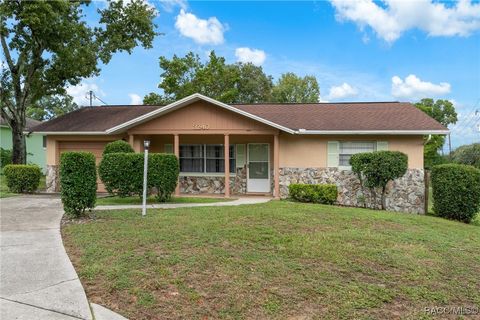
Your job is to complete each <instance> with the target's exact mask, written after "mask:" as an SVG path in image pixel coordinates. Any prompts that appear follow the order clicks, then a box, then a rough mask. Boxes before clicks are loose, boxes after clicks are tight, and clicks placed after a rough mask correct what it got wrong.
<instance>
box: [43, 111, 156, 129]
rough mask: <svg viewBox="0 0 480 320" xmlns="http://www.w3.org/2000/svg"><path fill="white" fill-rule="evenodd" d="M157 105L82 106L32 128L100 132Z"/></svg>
mask: <svg viewBox="0 0 480 320" xmlns="http://www.w3.org/2000/svg"><path fill="white" fill-rule="evenodd" d="M158 108H159V107H158V106H102V107H84V108H80V109H78V110H75V111H72V112H70V113H67V114H65V115H63V116H60V117H58V118H55V119H53V120H50V121H48V122H44V123H42V124H41V125H39V126H37V127H35V128H34V131H43V132H101V131H105V130H107V129H110V128H112V127H115V126H117V125H119V124H122V123H124V122H126V121H128V120H132V119H134V118H136V117H139V116H141V115H144V114H146V113H149V112H150V111H153V110H155V109H158Z"/></svg>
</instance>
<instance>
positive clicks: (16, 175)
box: [3, 164, 42, 193]
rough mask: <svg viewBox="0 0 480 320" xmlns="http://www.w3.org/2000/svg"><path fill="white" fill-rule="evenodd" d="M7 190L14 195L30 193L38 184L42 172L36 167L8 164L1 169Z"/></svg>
mask: <svg viewBox="0 0 480 320" xmlns="http://www.w3.org/2000/svg"><path fill="white" fill-rule="evenodd" d="M3 174H4V175H5V178H6V180H7V186H8V189H9V190H10V191H11V192H15V193H32V192H34V191H36V190H37V188H38V185H39V184H40V177H41V176H42V170H40V167H39V166H37V165H29V164H8V165H6V166H5V167H4V168H3Z"/></svg>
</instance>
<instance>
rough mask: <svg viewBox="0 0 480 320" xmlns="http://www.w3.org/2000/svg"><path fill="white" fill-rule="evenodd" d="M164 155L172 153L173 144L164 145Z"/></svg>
mask: <svg viewBox="0 0 480 320" xmlns="http://www.w3.org/2000/svg"><path fill="white" fill-rule="evenodd" d="M163 151H164V152H165V153H173V144H171V143H165V148H164V149H163Z"/></svg>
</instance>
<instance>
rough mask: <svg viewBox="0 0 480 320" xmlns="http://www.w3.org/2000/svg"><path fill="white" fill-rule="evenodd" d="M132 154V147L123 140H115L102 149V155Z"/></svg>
mask: <svg viewBox="0 0 480 320" xmlns="http://www.w3.org/2000/svg"><path fill="white" fill-rule="evenodd" d="M120 152H121V153H134V152H135V151H134V150H133V148H132V146H131V145H130V144H128V142H126V141H123V140H117V141H113V142H110V143H107V145H106V146H105V149H103V155H106V154H109V153H120Z"/></svg>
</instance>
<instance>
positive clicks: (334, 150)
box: [327, 141, 339, 167]
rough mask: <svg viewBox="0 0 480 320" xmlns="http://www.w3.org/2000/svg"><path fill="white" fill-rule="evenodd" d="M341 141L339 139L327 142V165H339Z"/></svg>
mask: <svg viewBox="0 0 480 320" xmlns="http://www.w3.org/2000/svg"><path fill="white" fill-rule="evenodd" d="M338 149H339V142H338V141H328V144H327V152H328V158H327V167H338V158H339V155H338V154H339V152H338V151H339V150H338Z"/></svg>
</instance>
